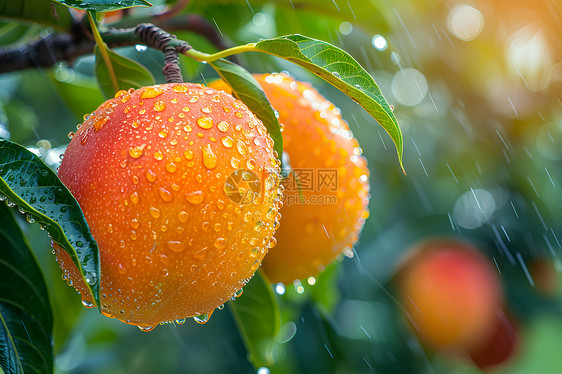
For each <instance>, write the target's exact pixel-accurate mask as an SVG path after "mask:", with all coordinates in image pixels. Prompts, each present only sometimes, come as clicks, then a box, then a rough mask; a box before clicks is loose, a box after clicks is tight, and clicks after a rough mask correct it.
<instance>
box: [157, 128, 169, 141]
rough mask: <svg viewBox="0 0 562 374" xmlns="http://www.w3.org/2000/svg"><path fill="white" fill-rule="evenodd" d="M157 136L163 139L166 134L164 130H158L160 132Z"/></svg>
mask: <svg viewBox="0 0 562 374" xmlns="http://www.w3.org/2000/svg"><path fill="white" fill-rule="evenodd" d="M158 136H159V137H161V138H162V139H164V138H165V137H166V136H168V132H167V131H166V130H160V132H158Z"/></svg>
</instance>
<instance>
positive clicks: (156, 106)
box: [154, 100, 166, 112]
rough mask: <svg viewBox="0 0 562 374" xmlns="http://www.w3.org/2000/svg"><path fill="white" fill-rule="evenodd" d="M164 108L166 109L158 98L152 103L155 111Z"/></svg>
mask: <svg viewBox="0 0 562 374" xmlns="http://www.w3.org/2000/svg"><path fill="white" fill-rule="evenodd" d="M164 109H166V104H164V102H163V101H161V100H158V101H157V102H155V103H154V110H155V111H157V112H161V111H163V110H164Z"/></svg>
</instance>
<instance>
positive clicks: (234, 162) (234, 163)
mask: <svg viewBox="0 0 562 374" xmlns="http://www.w3.org/2000/svg"><path fill="white" fill-rule="evenodd" d="M230 165H232V167H233V168H235V169H238V168H239V167H240V160H239V159H237V158H236V157H232V158H231V159H230Z"/></svg>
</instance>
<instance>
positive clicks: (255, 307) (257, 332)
mask: <svg viewBox="0 0 562 374" xmlns="http://www.w3.org/2000/svg"><path fill="white" fill-rule="evenodd" d="M228 305H229V307H230V311H231V312H232V316H233V317H234V321H235V322H236V325H237V326H238V330H239V331H240V334H241V335H242V339H243V340H244V344H245V345H246V349H247V350H248V355H249V360H250V361H251V362H252V363H253V364H254V365H255V366H256V368H259V367H262V366H271V365H273V364H274V355H273V350H274V347H275V344H276V341H277V335H278V334H279V329H280V326H281V312H280V309H279V302H278V301H277V298H276V296H275V294H274V293H273V290H272V288H271V285H270V284H269V282H268V281H267V279H266V278H265V276H264V275H263V274H262V272H261V271H257V272H256V274H255V275H254V277H253V278H252V279H251V280H250V282H248V284H247V285H246V286H244V292H243V293H242V295H241V296H240V297H238V298H237V299H236V300H235V301H234V302H230V303H229V304H228Z"/></svg>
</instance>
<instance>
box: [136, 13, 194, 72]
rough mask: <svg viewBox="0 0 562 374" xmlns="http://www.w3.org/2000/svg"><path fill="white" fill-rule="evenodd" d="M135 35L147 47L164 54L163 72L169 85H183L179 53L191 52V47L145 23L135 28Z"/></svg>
mask: <svg viewBox="0 0 562 374" xmlns="http://www.w3.org/2000/svg"><path fill="white" fill-rule="evenodd" d="M134 33H135V35H136V36H137V37H138V38H139V39H140V40H141V42H142V43H144V44H146V45H147V46H149V47H151V48H154V49H157V50H159V51H161V52H162V53H164V62H165V64H164V68H163V69H162V72H163V73H164V76H165V77H166V82H168V83H182V82H183V78H182V76H181V70H180V66H179V58H178V53H185V52H187V51H189V50H191V49H192V48H191V46H190V45H189V44H188V43H187V42H185V41H181V40H177V39H176V36H175V35H172V34H170V33H168V32H166V31H164V30H162V29H161V28H159V27H157V26H154V25H153V24H151V23H143V24H140V25H138V26H137V27H135V31H134Z"/></svg>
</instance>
